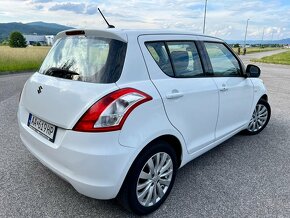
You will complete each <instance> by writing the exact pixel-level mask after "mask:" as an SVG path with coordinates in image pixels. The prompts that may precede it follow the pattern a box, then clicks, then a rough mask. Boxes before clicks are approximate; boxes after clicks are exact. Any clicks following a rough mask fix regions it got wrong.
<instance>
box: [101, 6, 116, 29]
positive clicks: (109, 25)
mask: <svg viewBox="0 0 290 218" xmlns="http://www.w3.org/2000/svg"><path fill="white" fill-rule="evenodd" d="M98 11H99V12H100V14H101V15H102V17H103V18H104V20H105V21H106V23H107V25H108V28H115V26H114V25H111V24H109V22H108V21H107V19H106V18H105V16H104V15H103V13H102V12H101V10H100V8H98Z"/></svg>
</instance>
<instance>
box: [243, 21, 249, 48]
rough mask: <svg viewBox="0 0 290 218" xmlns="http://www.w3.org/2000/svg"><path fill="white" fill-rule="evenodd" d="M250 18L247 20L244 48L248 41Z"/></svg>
mask: <svg viewBox="0 0 290 218" xmlns="http://www.w3.org/2000/svg"><path fill="white" fill-rule="evenodd" d="M249 20H250V19H248V20H247V26H246V32H245V40H244V48H246V42H247V33H248V26H249Z"/></svg>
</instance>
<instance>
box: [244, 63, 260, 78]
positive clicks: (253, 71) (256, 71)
mask: <svg viewBox="0 0 290 218" xmlns="http://www.w3.org/2000/svg"><path fill="white" fill-rule="evenodd" d="M246 74H247V77H256V78H257V77H259V76H260V74H261V69H260V68H259V67H258V66H256V65H253V64H249V65H248V66H247V69H246Z"/></svg>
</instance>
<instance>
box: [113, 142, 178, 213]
mask: <svg viewBox="0 0 290 218" xmlns="http://www.w3.org/2000/svg"><path fill="white" fill-rule="evenodd" d="M158 160H159V164H156V163H157V162H158ZM164 160H165V161H164ZM170 162H171V164H170ZM165 166H166V167H165ZM166 168H167V169H166ZM177 168H178V161H177V156H176V153H175V151H174V149H173V148H172V147H171V146H170V144H168V143H167V142H165V141H160V140H159V141H155V142H153V143H151V144H149V145H148V147H147V148H145V150H143V151H142V152H141V153H140V154H139V155H138V157H137V158H136V160H135V161H134V163H133V164H132V166H131V168H130V170H129V173H128V175H127V177H126V179H125V181H124V183H123V186H122V188H121V190H120V192H119V194H118V196H117V200H118V201H119V203H120V204H121V205H122V206H123V207H125V208H126V209H127V210H129V211H132V212H134V213H136V214H138V215H146V214H149V213H151V212H153V211H155V210H156V209H157V208H158V207H159V206H160V205H161V204H162V203H163V202H164V201H165V200H166V198H167V196H168V195H169V193H170V191H171V189H172V187H173V183H174V180H175V177H176V171H177ZM153 171H154V172H153ZM164 175H167V176H164ZM137 185H139V188H138V189H137ZM143 186H144V187H143ZM161 191H162V192H161ZM144 193H145V194H144ZM138 196H139V199H138ZM147 198H148V200H147V201H146V199H147Z"/></svg>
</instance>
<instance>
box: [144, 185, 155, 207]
mask: <svg viewBox="0 0 290 218" xmlns="http://www.w3.org/2000/svg"><path fill="white" fill-rule="evenodd" d="M153 189H154V187H153V186H152V185H151V186H150V188H149V190H148V195H147V197H146V200H145V206H149V204H150V203H151V201H152V194H153Z"/></svg>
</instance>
